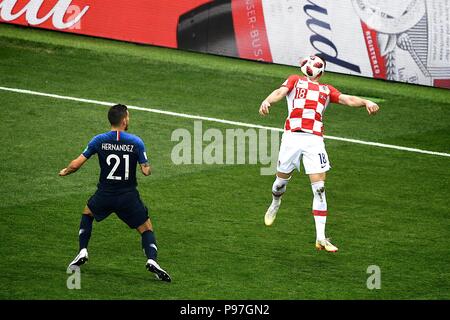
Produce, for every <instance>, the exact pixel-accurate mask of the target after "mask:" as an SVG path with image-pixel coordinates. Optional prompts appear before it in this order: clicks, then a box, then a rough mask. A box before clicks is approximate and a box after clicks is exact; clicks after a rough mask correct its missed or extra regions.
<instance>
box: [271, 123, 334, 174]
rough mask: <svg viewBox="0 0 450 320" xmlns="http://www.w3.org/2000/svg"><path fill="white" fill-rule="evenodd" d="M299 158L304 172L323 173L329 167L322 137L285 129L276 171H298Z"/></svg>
mask: <svg viewBox="0 0 450 320" xmlns="http://www.w3.org/2000/svg"><path fill="white" fill-rule="evenodd" d="M301 159H303V167H304V168H305V173H306V174H313V173H323V172H326V171H328V170H330V168H331V166H330V161H329V160H328V154H327V151H326V150H325V143H324V142H323V138H322V137H319V136H317V135H314V134H311V133H305V132H291V131H285V132H284V133H283V136H282V138H281V146H280V153H279V155H278V165H277V171H278V172H282V173H291V172H292V171H293V170H294V169H297V170H298V171H300V160H301Z"/></svg>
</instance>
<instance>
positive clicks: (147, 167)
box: [141, 162, 152, 176]
mask: <svg viewBox="0 0 450 320" xmlns="http://www.w3.org/2000/svg"><path fill="white" fill-rule="evenodd" d="M141 171H142V174H143V175H144V176H149V175H151V174H152V167H151V166H150V164H149V163H148V162H146V163H142V164H141Z"/></svg>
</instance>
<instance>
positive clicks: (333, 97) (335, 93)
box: [328, 85, 341, 103]
mask: <svg viewBox="0 0 450 320" xmlns="http://www.w3.org/2000/svg"><path fill="white" fill-rule="evenodd" d="M328 89H330V102H333V103H339V96H340V95H341V92H340V91H339V90H338V89H336V88H335V87H333V86H331V85H328Z"/></svg>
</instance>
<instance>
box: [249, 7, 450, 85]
mask: <svg viewBox="0 0 450 320" xmlns="http://www.w3.org/2000/svg"><path fill="white" fill-rule="evenodd" d="M247 2H248V1H247ZM262 6H263V11H264V20H265V27H266V33H267V37H268V45H269V47H270V52H271V58H272V61H273V62H275V63H282V64H288V65H297V64H298V61H299V58H300V57H302V56H305V55H309V54H311V53H316V52H321V53H323V54H325V56H326V57H327V58H328V59H327V60H328V62H329V64H328V70H331V71H335V72H341V73H348V74H354V75H362V76H367V77H374V78H382V79H387V80H395V81H402V82H408V83H416V84H422V85H429V86H439V87H447V88H450V1H449V0H396V1H392V0H300V1H294V0H281V1H275V0H262Z"/></svg>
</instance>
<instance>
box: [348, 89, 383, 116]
mask: <svg viewBox="0 0 450 320" xmlns="http://www.w3.org/2000/svg"><path fill="white" fill-rule="evenodd" d="M339 103H340V104H343V105H346V106H349V107H366V110H367V112H368V113H369V115H374V114H376V113H377V112H378V110H379V109H380V107H379V106H378V105H377V104H376V103H375V102H373V101H370V100H367V99H363V98H360V97H357V96H350V95H347V94H341V95H340V96H339Z"/></svg>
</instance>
